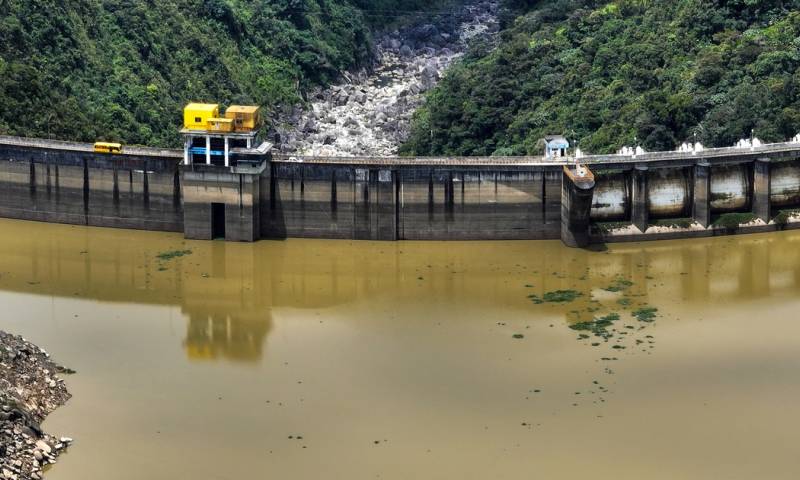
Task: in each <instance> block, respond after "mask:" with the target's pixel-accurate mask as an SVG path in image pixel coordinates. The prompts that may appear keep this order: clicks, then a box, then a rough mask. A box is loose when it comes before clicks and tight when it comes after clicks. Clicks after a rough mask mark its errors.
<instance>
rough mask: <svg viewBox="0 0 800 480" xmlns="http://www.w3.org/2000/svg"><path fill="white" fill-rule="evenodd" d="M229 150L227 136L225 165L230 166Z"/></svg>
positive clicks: (226, 138)
mask: <svg viewBox="0 0 800 480" xmlns="http://www.w3.org/2000/svg"><path fill="white" fill-rule="evenodd" d="M229 151H230V148H229V144H228V137H225V166H226V167H230V166H231V161H230V156H229Z"/></svg>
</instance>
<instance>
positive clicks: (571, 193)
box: [561, 165, 595, 248]
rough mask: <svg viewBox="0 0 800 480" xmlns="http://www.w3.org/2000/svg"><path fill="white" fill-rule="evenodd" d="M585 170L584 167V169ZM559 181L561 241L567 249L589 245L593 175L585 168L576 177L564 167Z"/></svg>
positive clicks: (568, 168) (570, 170)
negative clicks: (583, 173) (584, 172)
mask: <svg viewBox="0 0 800 480" xmlns="http://www.w3.org/2000/svg"><path fill="white" fill-rule="evenodd" d="M584 168H585V167H584ZM563 171H564V173H563V176H562V180H561V241H562V242H564V245H566V246H568V247H581V248H582V247H586V246H588V245H589V241H590V238H589V226H590V218H589V216H590V214H591V211H592V198H593V196H594V185H595V182H594V175H593V174H592V172H590V171H589V169H588V168H586V174H585V175H584V176H578V175H577V174H576V173H575V171H573V170H572V169H571V168H570V167H568V166H566V165H565V166H564V169H563Z"/></svg>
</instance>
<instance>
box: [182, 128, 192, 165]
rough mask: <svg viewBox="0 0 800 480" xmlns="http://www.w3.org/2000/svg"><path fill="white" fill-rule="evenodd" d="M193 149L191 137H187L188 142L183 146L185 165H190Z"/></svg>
mask: <svg viewBox="0 0 800 480" xmlns="http://www.w3.org/2000/svg"><path fill="white" fill-rule="evenodd" d="M190 148H192V137H191V135H189V136H187V137H186V142H185V143H184V144H183V164H184V165H189V163H190V162H189V149H190Z"/></svg>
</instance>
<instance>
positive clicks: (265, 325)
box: [184, 311, 272, 361]
mask: <svg viewBox="0 0 800 480" xmlns="http://www.w3.org/2000/svg"><path fill="white" fill-rule="evenodd" d="M267 312H268V311H266V312H263V313H260V314H259V313H255V314H251V317H252V318H248V319H243V318H241V317H238V316H237V318H235V319H234V318H232V317H231V316H229V315H216V316H215V315H202V314H198V315H192V314H190V316H189V324H188V325H187V327H186V340H185V341H184V348H185V349H186V355H187V356H188V357H189V358H190V359H191V360H219V359H226V360H234V361H251V360H258V359H260V358H261V356H262V354H263V348H264V342H265V340H266V338H267V335H268V334H269V331H270V329H271V327H272V323H271V321H270V318H269V317H268V313H267Z"/></svg>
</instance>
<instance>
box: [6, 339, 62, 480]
mask: <svg viewBox="0 0 800 480" xmlns="http://www.w3.org/2000/svg"><path fill="white" fill-rule="evenodd" d="M59 373H72V372H71V371H70V370H68V369H65V368H63V367H61V366H59V365H56V364H55V363H53V361H52V360H51V359H50V356H49V355H48V354H47V352H45V351H44V350H42V349H41V348H39V347H37V346H36V345H33V344H31V343H30V342H27V341H26V340H25V339H23V338H22V337H18V336H14V335H10V334H8V333H6V332H3V331H0V479H3V480H27V479H32V480H38V479H41V478H42V476H43V468H44V467H45V465H48V464H51V463H55V462H56V458H57V457H58V456H59V454H61V453H62V452H63V451H64V450H65V449H66V448H67V446H69V444H70V443H71V442H72V440H71V439H69V438H66V437H62V438H56V437H53V436H52V435H48V434H47V433H44V432H43V431H42V429H41V427H40V424H41V423H42V422H43V421H44V419H45V417H47V415H49V414H50V412H52V411H53V410H55V409H56V408H58V407H60V406H61V405H63V404H64V403H66V401H67V400H69V398H70V394H69V392H67V387H66V385H64V381H63V380H61V379H60V378H58V377H57V374H59Z"/></svg>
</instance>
